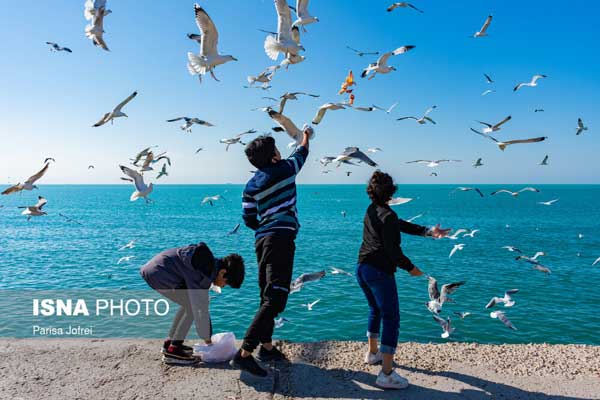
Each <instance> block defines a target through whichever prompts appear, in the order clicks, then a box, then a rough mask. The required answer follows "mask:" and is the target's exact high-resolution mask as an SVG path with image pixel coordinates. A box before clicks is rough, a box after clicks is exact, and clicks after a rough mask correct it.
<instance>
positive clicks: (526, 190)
mask: <svg viewBox="0 0 600 400" xmlns="http://www.w3.org/2000/svg"><path fill="white" fill-rule="evenodd" d="M523 192H536V193H539V192H540V190H539V189H536V188H533V187H529V186H528V187H524V188H523V189H519V190H517V191H516V192H511V191H510V190H506V189H500V190H496V191H494V192H492V193H491V195H492V196H494V195H496V194H498V193H508V194H510V195H511V196H513V197H518V196H519V194H521V193H523Z"/></svg>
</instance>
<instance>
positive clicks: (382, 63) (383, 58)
mask: <svg viewBox="0 0 600 400" xmlns="http://www.w3.org/2000/svg"><path fill="white" fill-rule="evenodd" d="M392 55H393V52H391V51H389V52H387V53H383V54H382V55H381V57H379V59H378V60H377V65H379V66H380V67H384V66H386V65H387V62H388V59H389V58H390V57H391V56H392Z"/></svg>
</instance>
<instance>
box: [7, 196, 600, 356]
mask: <svg viewBox="0 0 600 400" xmlns="http://www.w3.org/2000/svg"><path fill="white" fill-rule="evenodd" d="M455 187H456V186H455V185H403V186H401V187H400V190H399V193H398V195H399V196H402V197H411V198H414V200H413V201H412V202H410V203H407V204H404V205H401V206H397V207H395V210H396V212H397V213H398V215H399V216H400V217H401V218H405V219H408V218H410V217H413V216H415V215H417V214H421V213H425V214H424V215H423V216H422V217H421V218H419V219H417V220H416V221H415V222H416V223H421V224H426V225H431V224H435V223H438V222H439V223H441V224H442V226H444V227H451V228H454V229H459V228H466V229H480V232H479V233H478V234H477V235H475V237H474V238H469V237H464V238H463V237H460V238H459V240H457V241H451V240H448V239H443V240H431V239H425V238H418V237H417V238H415V237H409V236H407V235H404V236H403V249H404V251H405V253H406V254H407V255H408V256H409V257H410V258H411V259H412V260H413V262H414V263H415V264H416V265H417V266H419V267H420V268H421V269H422V270H423V271H424V272H425V273H427V274H431V275H433V276H434V277H436V278H437V279H438V281H439V282H440V283H447V282H451V281H458V280H466V281H467V283H466V284H465V286H464V287H462V288H460V289H459V290H458V291H457V292H456V293H455V294H454V296H453V298H454V299H455V303H453V304H448V305H445V306H444V311H443V314H444V315H449V316H451V317H453V322H455V327H456V332H455V333H454V334H453V335H452V336H451V338H450V340H452V341H474V342H480V343H529V342H549V343H587V344H596V345H598V344H600V335H599V334H598V329H599V328H600V317H599V313H598V310H597V309H596V307H597V306H598V305H599V304H600V284H599V282H600V264H597V265H596V266H592V265H591V264H592V262H593V261H594V260H595V259H596V258H598V257H600V233H599V230H600V207H599V205H600V201H599V198H600V185H540V186H537V187H538V188H539V189H540V190H541V193H531V192H527V193H522V194H521V196H520V197H519V198H512V197H511V196H509V195H502V194H501V195H497V196H493V197H492V196H489V193H490V192H492V191H493V190H495V189H498V188H501V187H507V188H511V189H518V188H520V187H523V185H518V186H515V185H480V186H479V187H480V188H481V190H482V191H483V192H484V193H485V194H486V196H485V197H484V198H480V197H479V196H478V195H477V194H476V193H474V192H465V193H460V192H457V193H452V190H453V189H454V188H455ZM242 188H243V187H242V186H241V185H159V186H157V187H156V188H155V190H154V193H153V194H152V196H151V197H152V198H153V199H154V200H155V202H154V203H152V204H144V202H143V201H138V202H135V203H131V202H129V196H130V193H131V187H130V186H129V185H106V186H102V185H93V186H90V185H43V186H41V188H40V190H39V191H35V192H33V193H32V192H28V193H24V194H22V195H18V194H17V195H11V196H3V197H2V198H0V205H2V206H4V207H2V208H0V296H1V298H0V305H1V307H0V310H1V311H2V312H1V313H0V325H2V326H3V327H4V330H0V334H3V335H16V333H15V332H17V331H18V330H19V329H21V330H23V329H24V328H23V327H18V326H16V325H17V323H16V322H15V318H13V317H11V311H10V310H11V308H15V307H17V308H18V307H23V306H24V305H23V304H22V301H23V299H21V298H19V294H20V293H21V294H22V293H30V292H29V291H36V290H56V291H58V292H56V293H61V291H63V292H64V293H68V291H69V290H70V289H82V290H85V291H86V293H87V294H88V295H89V294H90V293H91V294H93V293H95V291H97V290H98V289H114V290H115V291H119V290H120V291H124V292H127V291H136V290H144V289H146V288H147V287H146V284H145V282H144V281H143V280H142V279H141V278H140V276H139V273H138V271H139V268H140V266H141V265H143V264H144V263H145V262H146V261H147V260H148V259H150V258H151V257H152V256H153V255H154V254H156V253H157V252H159V251H161V250H163V249H166V248H169V247H174V246H180V245H185V244H189V243H194V242H198V241H205V242H206V243H208V245H209V246H210V247H211V249H212V250H213V252H214V253H215V254H216V255H218V256H219V255H225V254H227V253H229V252H238V253H240V254H241V255H242V256H243V257H244V258H245V259H246V260H247V278H246V281H245V283H244V286H243V287H242V289H240V290H231V289H225V290H224V291H223V293H222V294H221V295H215V296H214V299H213V303H212V305H211V310H212V317H213V324H214V327H215V330H216V331H225V330H231V331H234V332H235V333H236V335H237V336H238V337H240V336H243V333H244V330H245V328H246V327H247V326H248V324H249V323H250V321H251V319H252V317H253V314H254V311H255V310H256V307H257V304H258V287H257V277H256V262H255V258H254V252H253V249H254V237H253V232H252V231H250V230H249V229H247V228H245V227H244V226H243V224H242V227H241V228H240V230H239V234H237V235H232V236H228V235H227V232H229V231H230V230H231V229H233V228H234V226H235V225H236V224H237V223H240V222H241V216H240V207H241V205H240V202H241V201H240V199H241V191H242ZM38 194H39V195H43V196H44V197H46V198H47V199H48V204H47V206H46V207H47V208H46V211H47V212H48V215H47V216H43V217H39V218H33V219H32V220H31V221H29V222H27V221H26V218H25V217H23V216H21V215H20V210H18V209H17V208H16V207H17V206H19V205H30V204H34V203H35V202H36V198H37V196H38ZM216 194H221V195H223V196H224V200H223V201H218V202H216V203H215V205H214V206H213V207H211V206H209V205H203V206H201V205H200V202H201V200H202V198H204V197H205V196H212V195H216ZM555 198H558V199H560V200H559V201H558V202H556V203H555V204H553V205H552V206H543V205H539V204H537V203H538V202H539V201H548V200H551V199H555ZM298 204H299V206H298V209H299V216H300V222H301V224H302V228H301V231H300V233H299V236H298V239H297V241H296V244H297V252H296V262H295V269H294V275H295V276H297V275H299V274H301V273H303V272H313V271H319V270H323V269H324V270H327V271H329V270H330V267H332V266H335V267H338V268H342V269H344V270H346V271H350V272H354V268H355V263H356V257H357V252H358V248H359V246H360V242H361V235H362V219H363V215H364V211H365V209H366V207H367V205H368V199H367V197H366V194H365V188H364V186H358V185H301V186H299V200H298ZM342 211H345V212H346V217H343V216H342ZM59 213H62V214H64V215H66V216H68V217H70V218H73V219H75V220H77V221H79V222H80V223H81V224H82V225H78V224H76V223H74V222H68V221H66V220H65V219H64V218H62V217H61V216H59ZM580 234H582V235H583V237H579V235H580ZM461 236H462V235H461ZM131 240H135V241H136V246H135V248H133V249H130V250H123V251H119V250H118V249H119V248H120V247H121V246H123V245H125V244H126V243H128V242H129V241H131ZM456 243H464V244H465V248H464V250H463V251H460V252H457V254H455V255H454V256H453V257H452V258H451V259H449V258H448V254H449V252H450V250H451V249H452V247H453V245H454V244H456ZM505 245H513V246H517V247H519V248H520V249H521V250H523V252H524V254H526V255H529V256H531V255H533V254H534V253H535V252H537V251H543V252H545V253H547V255H546V256H545V257H542V258H541V259H542V261H543V264H544V265H546V266H548V267H549V268H551V270H552V274H550V275H546V274H543V273H541V272H538V271H535V270H532V269H531V268H530V266H529V265H528V264H525V263H522V262H517V261H515V259H514V258H515V256H516V254H515V253H510V252H508V251H506V250H504V249H502V246H505ZM126 255H132V256H135V258H132V259H131V260H129V261H128V262H123V263H122V264H120V265H117V261H118V260H119V258H121V257H123V256H126ZM396 279H397V281H398V290H399V296H400V307H401V333H400V340H401V341H419V342H429V341H433V342H441V341H444V339H441V338H440V333H441V329H440V328H439V326H438V325H437V323H436V322H434V321H433V319H432V317H431V315H430V313H429V312H428V311H427V309H426V308H425V305H424V304H425V302H426V301H427V280H426V279H425V278H424V277H421V278H413V277H410V276H409V275H408V274H406V273H405V272H404V271H399V272H398V273H397V274H396ZM512 288H518V289H520V292H519V293H518V294H516V295H515V300H516V302H517V303H516V305H515V306H514V307H512V308H507V309H504V308H503V307H500V308H501V309H503V311H506V313H507V316H508V317H509V319H510V320H511V321H512V322H513V323H514V325H516V326H517V328H518V331H511V330H509V329H507V328H505V327H504V326H503V325H502V324H501V323H500V322H499V321H498V320H493V319H491V318H490V317H489V311H488V310H485V309H484V306H485V305H486V303H487V302H488V300H489V299H490V298H491V297H492V296H501V295H502V294H503V293H504V291H505V290H507V289H512ZM316 299H321V301H320V302H319V303H318V304H317V305H316V306H315V308H314V309H313V310H312V311H308V310H307V309H306V308H304V307H302V306H301V304H303V303H307V302H312V301H314V300H316ZM30 302H31V300H28V303H27V304H26V305H25V307H26V308H27V307H28V308H29V309H30V307H31V304H30ZM17 303H18V304H17ZM454 311H468V312H471V313H472V315H470V316H469V317H467V318H466V319H465V320H464V321H461V320H460V319H458V318H457V317H456V316H454V315H453V314H452V313H453V312H454ZM283 316H285V317H286V318H287V319H289V320H290V322H289V323H287V324H286V325H284V326H283V327H282V328H280V329H277V330H276V334H275V336H276V337H277V338H282V339H289V340H294V341H314V340H322V339H339V340H363V339H364V334H365V330H366V321H367V306H366V302H365V300H364V298H363V295H362V292H361V291H360V289H359V287H358V285H357V283H356V281H355V279H354V277H349V276H345V275H330V274H328V275H327V276H326V277H325V278H324V279H323V280H321V281H319V282H315V283H310V284H307V285H306V286H305V288H304V289H303V290H302V291H301V292H299V293H295V294H293V295H291V296H290V299H289V302H288V307H287V310H286V311H285V313H284V314H283ZM73 321H75V320H73ZM38 322H42V323H43V322H44V321H41V320H40V321H38ZM168 322H169V321H168V320H166V319H165V320H163V321H161V322H160V323H156V322H155V321H149V320H145V319H144V318H137V319H135V320H134V322H133V323H130V324H127V326H126V327H125V328H123V329H121V330H120V331H119V332H118V334H115V333H111V334H112V335H113V336H129V337H163V336H165V334H166V330H167V327H168ZM7 326H9V327H10V326H12V327H13V328H14V329H13V330H12V331H11V330H10V329H7V328H6V327H7ZM19 335H21V333H19ZM23 335H24V336H27V334H23ZM99 335H102V334H101V333H99Z"/></svg>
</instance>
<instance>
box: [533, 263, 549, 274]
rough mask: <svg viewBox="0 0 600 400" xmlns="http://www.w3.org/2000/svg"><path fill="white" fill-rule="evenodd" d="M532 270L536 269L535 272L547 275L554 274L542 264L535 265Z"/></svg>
mask: <svg viewBox="0 0 600 400" xmlns="http://www.w3.org/2000/svg"><path fill="white" fill-rule="evenodd" d="M532 268H533V269H535V270H538V271H540V272H543V273H545V274H551V273H552V271H551V270H550V268H548V267H545V266H543V265H541V264H535V265H534V266H533V267H532Z"/></svg>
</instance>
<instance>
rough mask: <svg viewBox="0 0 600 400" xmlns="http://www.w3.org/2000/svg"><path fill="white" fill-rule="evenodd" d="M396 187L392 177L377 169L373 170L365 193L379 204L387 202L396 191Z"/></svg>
mask: <svg viewBox="0 0 600 400" xmlns="http://www.w3.org/2000/svg"><path fill="white" fill-rule="evenodd" d="M396 190H398V187H397V186H396V185H395V184H394V179H393V178H392V177H391V176H390V175H388V174H386V173H385V172H381V171H379V170H377V171H375V172H373V175H372V176H371V179H369V185H368V186H367V194H368V195H369V198H370V199H371V201H372V202H373V203H375V204H377V205H379V206H383V205H385V204H387V202H388V201H390V199H391V198H392V196H393V195H394V193H396Z"/></svg>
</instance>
